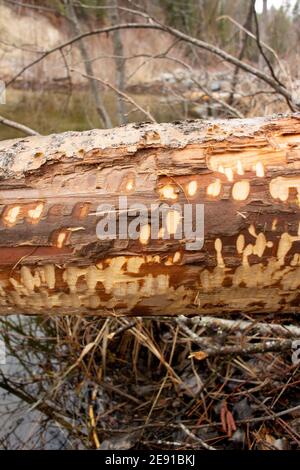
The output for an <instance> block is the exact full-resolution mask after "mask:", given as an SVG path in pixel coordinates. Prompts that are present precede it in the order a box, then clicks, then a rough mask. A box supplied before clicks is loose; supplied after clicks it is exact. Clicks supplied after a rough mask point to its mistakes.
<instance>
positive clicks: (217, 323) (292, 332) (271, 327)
mask: <svg viewBox="0 0 300 470" xmlns="http://www.w3.org/2000/svg"><path fill="white" fill-rule="evenodd" d="M189 321H190V322H191V323H192V324H193V325H199V326H203V327H216V328H220V329H221V330H224V331H232V332H233V331H240V332H248V331H249V330H254V332H256V333H259V334H261V335H268V334H274V333H276V334H278V335H282V336H287V337H291V336H292V337H294V338H299V337H300V327H298V326H295V325H285V326H282V325H277V324H273V323H262V322H257V323H256V322H255V321H253V322H251V321H245V320H225V319H224V318H218V317H210V316H207V317H206V316H205V317H194V318H190V319H189Z"/></svg>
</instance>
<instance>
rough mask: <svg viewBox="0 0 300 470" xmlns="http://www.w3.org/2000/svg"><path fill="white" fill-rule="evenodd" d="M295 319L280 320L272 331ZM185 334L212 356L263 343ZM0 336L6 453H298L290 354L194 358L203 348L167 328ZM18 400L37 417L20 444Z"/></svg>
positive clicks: (73, 327) (233, 334) (23, 325)
mask: <svg viewBox="0 0 300 470" xmlns="http://www.w3.org/2000/svg"><path fill="white" fill-rule="evenodd" d="M241 318H242V317H241ZM234 319H237V316H236V317H235V318H234ZM259 320H260V321H261V320H264V319H262V318H261V317H259ZM265 320H266V321H267V322H268V323H271V322H272V321H274V320H273V319H272V318H265ZM293 320H294V319H293V318H287V317H286V316H285V317H284V318H281V319H280V318H279V317H278V316H276V323H282V324H286V323H292V322H293ZM187 324H188V325H189V328H190V329H192V331H193V332H194V333H195V334H196V335H197V336H198V337H199V338H201V339H205V341H208V342H210V343H211V344H212V345H214V346H218V347H220V348H221V347H222V346H223V345H230V344H235V345H236V344H240V345H241V348H243V345H245V343H249V342H250V343H253V342H257V341H259V340H262V339H266V335H264V336H263V337H262V336H261V335H259V334H258V333H257V332H255V331H254V332H253V331H251V330H249V331H243V332H242V333H241V332H240V331H238V330H236V329H232V331H228V330H227V331H226V332H225V331H223V330H221V329H219V328H214V327H209V326H207V327H203V326H201V325H200V326H199V325H198V326H197V325H195V324H192V323H190V324H189V321H188V323H187ZM2 331H3V336H4V338H5V339H6V343H7V348H8V351H9V358H11V357H12V356H13V357H14V360H16V359H17V361H18V363H19V366H18V367H17V368H16V367H14V368H13V369H14V370H12V369H11V370H9V369H10V368H8V369H7V371H6V373H5V372H3V373H2V378H0V385H1V386H2V388H3V387H4V388H5V387H6V390H8V391H9V393H10V397H12V396H13V395H16V396H18V402H17V406H16V407H15V408H14V409H10V411H9V412H8V414H7V419H8V421H9V423H10V424H11V425H10V426H8V427H6V428H5V431H4V428H2V435H1V441H0V442H2V447H8V448H29V447H33V448H49V447H51V445H52V447H53V446H54V447H55V448H58V447H61V448H98V447H100V448H101V449H105V448H113V449H120V448H133V449H170V448H171V449H189V448H194V449H202V448H206V447H207V446H210V447H214V448H216V449H233V448H234V449H235V448H238V449H282V448H283V449H288V448H292V449H297V448H300V406H299V397H300V386H299V384H300V375H299V366H296V365H293V364H292V361H291V351H286V352H282V353H278V352H276V353H262V354H256V355H245V354H243V353H241V354H238V355H226V356H223V357H219V356H218V355H216V356H214V357H210V356H209V357H205V354H202V355H200V359H202V360H197V359H195V355H194V354H192V353H195V351H198V352H199V346H197V345H196V344H195V343H194V342H193V340H192V339H191V338H190V337H188V336H187V334H186V332H185V331H183V329H182V328H181V326H180V324H178V323H177V322H176V321H175V320H172V319H162V320H156V319H141V318H136V319H130V318H112V319H99V318H81V317H61V318H58V317H56V318H49V319H47V320H43V321H41V320H38V319H35V318H32V319H24V318H23V319H21V318H15V317H8V318H7V319H6V320H2ZM268 337H269V338H271V337H272V338H274V337H277V335H275V334H269V335H268ZM198 357H199V354H198ZM24 402H27V405H26V406H27V408H26V410H27V411H28V406H29V407H30V409H31V414H29V416H31V415H34V417H33V418H32V423H31V426H28V424H27V426H26V432H25V435H24V431H23V434H22V433H21V436H20V432H19V431H18V426H19V427H20V426H22V419H23V420H24V419H25V420H26V419H27V420H28V415H27V414H26V415H24V416H23V415H22V414H21V417H22V416H23V418H22V419H21V421H20V422H19V425H18V426H14V424H15V420H14V414H18V413H20V409H21V408H22V406H23V404H24ZM4 403H5V401H4ZM2 416H4V415H3V414H2ZM23 425H24V423H23ZM51 430H52V431H51ZM62 436H63V437H64V439H62ZM53 439H54V441H53ZM51 442H52V444H51Z"/></svg>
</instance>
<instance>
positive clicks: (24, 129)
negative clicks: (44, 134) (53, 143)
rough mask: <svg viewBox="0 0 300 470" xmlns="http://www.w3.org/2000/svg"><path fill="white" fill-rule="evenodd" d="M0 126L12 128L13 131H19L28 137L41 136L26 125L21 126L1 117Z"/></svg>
mask: <svg viewBox="0 0 300 470" xmlns="http://www.w3.org/2000/svg"><path fill="white" fill-rule="evenodd" d="M0 124H3V125H4V126H7V127H12V128H13V129H17V130H18V131H21V132H24V134H27V135H40V134H39V133H38V132H37V131H35V130H33V129H31V128H30V127H27V126H25V125H24V124H20V123H19V122H16V121H11V120H10V119H6V118H5V117H3V116H0Z"/></svg>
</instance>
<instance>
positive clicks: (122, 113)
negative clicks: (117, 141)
mask: <svg viewBox="0 0 300 470" xmlns="http://www.w3.org/2000/svg"><path fill="white" fill-rule="evenodd" d="M107 6H111V7H113V8H110V10H109V11H110V20H111V24H112V25H114V24H119V23H120V15H119V10H118V6H119V0H107ZM112 43H113V54H114V58H115V65H116V87H117V89H118V90H119V91H121V92H123V91H124V89H125V60H124V58H123V56H124V48H123V43H122V38H121V32H120V30H118V29H117V30H116V31H114V32H113V33H112ZM117 113H118V121H119V124H126V123H127V121H128V120H127V116H126V110H125V103H124V99H123V98H122V97H121V96H120V95H117Z"/></svg>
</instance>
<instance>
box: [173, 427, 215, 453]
mask: <svg viewBox="0 0 300 470" xmlns="http://www.w3.org/2000/svg"><path fill="white" fill-rule="evenodd" d="M179 426H180V427H181V429H182V430H183V432H184V433H185V434H186V435H187V436H188V437H190V438H191V439H193V440H194V441H196V442H199V444H201V446H202V447H203V448H204V449H206V450H216V449H215V448H214V447H213V446H210V445H209V444H206V442H204V441H203V440H202V439H200V437H198V436H196V435H195V434H193V433H192V432H191V431H190V430H189V429H188V428H187V427H186V426H185V425H184V424H182V423H179Z"/></svg>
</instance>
